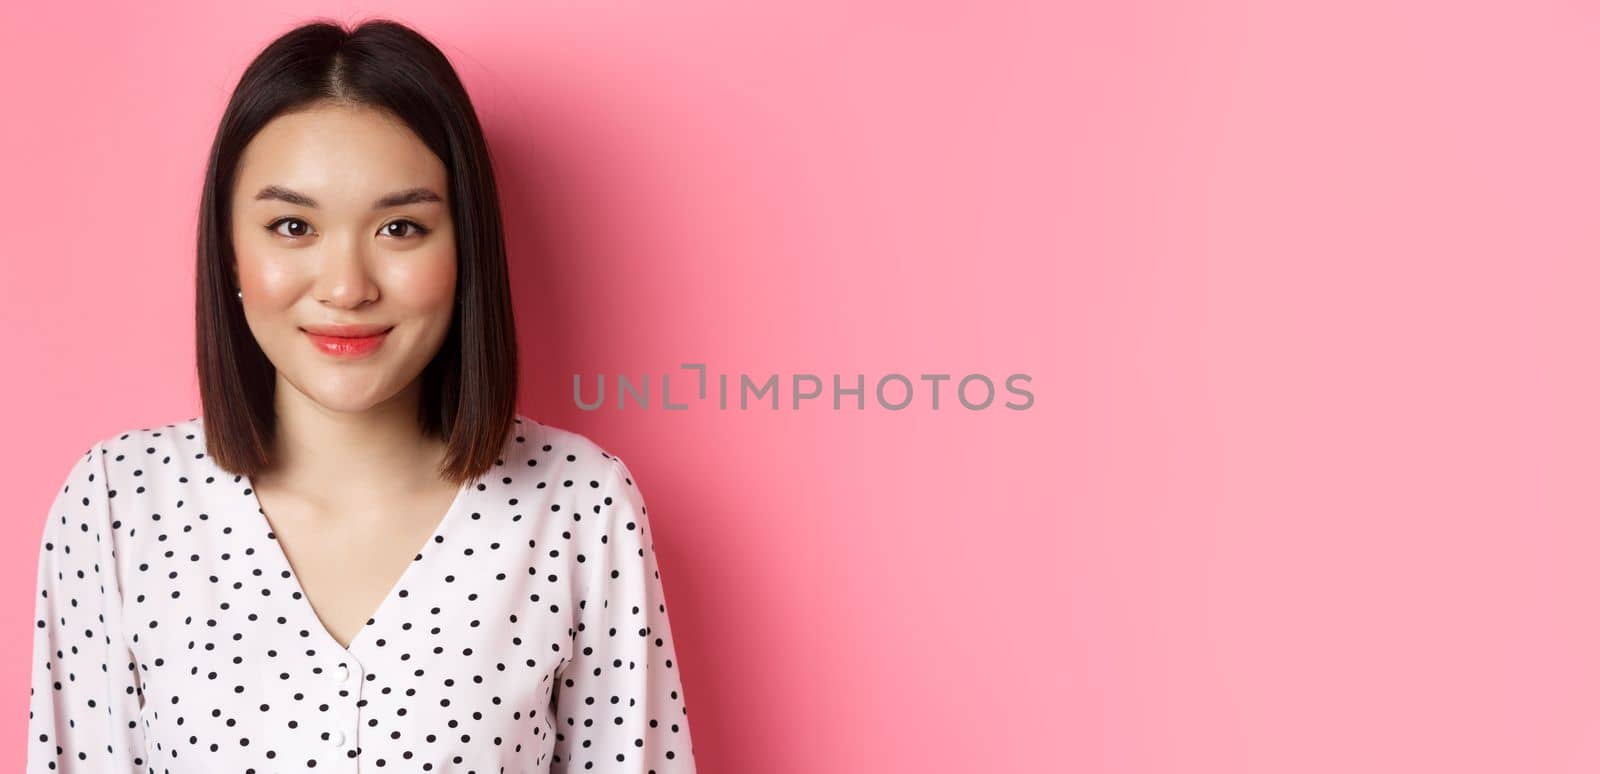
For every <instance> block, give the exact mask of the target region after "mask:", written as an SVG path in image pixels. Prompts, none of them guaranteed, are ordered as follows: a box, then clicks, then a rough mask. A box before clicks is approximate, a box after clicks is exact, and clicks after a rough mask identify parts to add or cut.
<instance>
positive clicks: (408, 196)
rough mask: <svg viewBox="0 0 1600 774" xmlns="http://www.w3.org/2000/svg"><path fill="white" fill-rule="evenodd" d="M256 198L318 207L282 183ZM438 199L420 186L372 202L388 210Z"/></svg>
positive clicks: (305, 196) (262, 192)
mask: <svg viewBox="0 0 1600 774" xmlns="http://www.w3.org/2000/svg"><path fill="white" fill-rule="evenodd" d="M255 198H256V200H257V201H266V200H270V199H276V200H278V201H281V202H288V203H290V204H297V205H300V206H301V207H310V208H312V209H316V207H317V200H316V199H313V198H311V197H309V196H307V195H305V194H303V193H300V192H299V191H296V190H293V189H290V188H285V187H283V186H281V185H269V186H267V187H266V188H263V189H261V190H260V191H258V192H257V193H256V196H255ZM438 201H443V199H441V198H439V195H438V194H436V193H434V192H433V190H432V189H430V188H423V187H420V186H419V187H417V188H407V189H406V190H404V191H395V192H394V193H392V194H388V195H385V196H383V197H382V198H380V199H378V200H377V201H375V202H373V203H372V209H374V210H386V209H388V208H390V207H400V206H403V205H407V204H418V203H421V202H438Z"/></svg>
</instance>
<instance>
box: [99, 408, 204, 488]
mask: <svg viewBox="0 0 1600 774" xmlns="http://www.w3.org/2000/svg"><path fill="white" fill-rule="evenodd" d="M201 421H202V420H201V418H200V417H198V416H191V417H174V418H171V419H168V420H166V421H163V422H156V423H151V424H145V425H134V426H127V427H124V428H123V429H121V430H119V431H117V432H114V433H110V434H108V435H104V436H101V438H100V439H99V441H97V442H96V443H95V448H96V449H98V450H99V453H100V455H101V456H102V457H103V460H104V464H105V471H106V478H107V480H108V483H109V485H110V486H111V487H112V488H113V489H115V488H117V486H118V485H119V484H120V485H125V486H126V487H127V488H130V489H132V490H135V491H140V492H142V491H144V487H142V486H139V485H140V484H142V483H144V480H143V479H145V477H146V476H149V475H151V474H152V473H153V472H154V470H155V469H156V467H157V466H173V467H176V468H185V467H187V463H188V461H189V460H190V459H192V458H194V457H196V456H197V455H203V454H204V451H205V436H204V432H203V431H202V429H201Z"/></svg>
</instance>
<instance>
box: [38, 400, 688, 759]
mask: <svg viewBox="0 0 1600 774" xmlns="http://www.w3.org/2000/svg"><path fill="white" fill-rule="evenodd" d="M203 421H204V420H203V418H201V417H194V418H190V419H187V420H183V421H179V422H173V423H170V424H166V425H162V426H159V427H152V428H141V429H137V430H131V431H129V432H126V433H122V434H119V435H116V436H113V437H109V438H105V439H103V440H101V441H99V442H98V443H96V444H95V445H94V446H93V447H92V448H91V449H89V450H88V451H86V452H85V453H84V455H83V456H82V457H81V458H79V459H78V461H77V462H76V464H74V465H73V467H72V469H71V471H70V472H69V473H68V475H67V477H66V480H65V482H64V484H63V486H62V487H61V490H60V492H59V493H58V494H57V496H56V498H55V501H54V503H52V505H51V506H50V511H49V514H48V516H47V519H46V522H45V527H44V536H43V538H42V540H41V544H40V548H39V569H38V592H37V597H36V602H35V616H34V621H35V625H34V630H33V637H34V639H33V659H34V660H33V666H32V692H31V697H30V708H29V709H30V712H29V716H28V717H29V720H28V749H27V771H28V772H29V774H39V773H41V772H148V773H149V774H157V773H160V774H214V773H218V772H230V773H233V772H243V773H244V774H275V773H282V772H301V771H308V770H309V771H316V772H330V771H331V772H340V773H341V774H358V772H359V773H363V774H364V773H366V772H452V773H456V774H513V773H520V774H535V773H536V772H554V773H557V774H560V773H563V772H569V771H570V772H619V773H622V774H692V773H693V772H694V770H695V764H694V754H693V747H692V744H691V741H690V735H689V724H688V707H687V704H686V703H685V700H684V695H683V685H682V681H681V680H680V676H681V675H680V671H679V667H678V660H677V655H676V653H675V650H674V647H673V640H672V632H671V628H670V624H669V622H668V619H667V608H666V599H665V596H664V595H663V593H662V584H661V575H660V572H659V571H658V569H657V565H656V558H655V552H654V547H653V545H652V539H651V538H652V535H653V533H651V532H650V525H649V522H648V520H647V514H646V510H645V504H644V498H643V495H642V494H641V492H640V489H639V486H638V484H637V482H635V481H634V479H633V475H632V473H631V472H630V471H629V469H628V466H627V465H626V464H625V463H624V462H623V461H622V459H621V458H619V457H617V456H615V455H612V454H608V453H607V452H606V451H605V450H604V449H602V448H600V447H599V446H598V445H596V444H595V443H594V442H593V441H591V440H589V439H588V438H587V437H585V436H583V435H581V434H579V433H576V432H572V431H567V430H562V429H560V428H556V427H553V426H551V425H546V424H542V423H539V422H537V421H534V420H533V419H531V418H528V417H526V416H523V415H521V414H518V415H517V416H516V424H515V425H513V429H512V432H511V434H510V435H509V436H508V437H507V438H506V441H505V444H504V446H503V449H502V454H501V455H500V457H499V459H498V460H497V461H496V464H495V466H494V468H493V469H492V470H491V471H490V472H489V473H488V474H486V475H485V476H483V477H482V478H480V479H479V480H477V481H474V482H472V483H470V484H468V485H467V486H465V487H463V488H462V489H461V490H460V491H459V492H458V493H457V495H456V499H455V501H454V502H453V503H452V504H451V506H450V509H449V511H448V512H447V513H446V514H445V516H444V517H443V519H442V520H441V521H440V523H439V525H438V527H437V528H436V529H435V531H434V533H433V535H431V536H430V538H429V539H428V540H427V541H426V542H425V543H424V544H423V545H422V546H421V547H420V549H419V550H418V553H417V554H416V556H415V558H414V559H413V561H412V562H411V563H410V564H409V565H407V568H406V570H405V571H404V573H403V574H402V575H401V576H400V578H399V580H397V581H396V582H395V585H394V586H393V588H391V589H390V590H389V592H388V595H387V597H385V598H384V600H383V601H382V602H381V603H380V604H379V605H378V607H377V609H376V610H375V611H374V612H373V614H372V616H371V617H370V618H368V619H367V621H366V624H365V626H364V627H363V628H361V629H360V631H359V632H358V633H357V634H356V635H355V637H354V638H353V639H352V640H351V641H350V643H349V646H348V647H344V646H341V645H340V644H339V642H338V641H337V640H335V639H334V637H333V635H332V634H330V633H329V632H328V631H327V629H326V628H324V627H323V625H322V623H321V620H320V619H319V618H317V615H316V612H315V610H314V608H312V606H311V604H310V602H309V601H308V600H307V599H306V597H305V594H304V593H303V591H302V589H301V588H300V584H299V581H298V580H297V579H296V577H295V575H294V572H293V570H292V568H291V567H290V564H289V562H288V560H287V558H286V556H285V553H284V552H283V551H282V549H281V548H280V546H279V545H278V543H277V539H276V537H275V536H274V535H273V534H272V530H271V527H270V524H269V522H268V521H267V519H266V516H265V514H264V513H262V511H261V505H260V501H259V500H257V499H256V497H255V494H254V491H253V490H252V489H251V486H250V479H249V478H248V477H245V476H235V475H233V474H231V473H228V472H227V471H224V470H223V469H221V468H220V467H218V466H217V465H216V464H215V463H214V462H213V461H212V458H211V457H210V456H209V455H208V454H207V453H206V447H205V433H204V430H203Z"/></svg>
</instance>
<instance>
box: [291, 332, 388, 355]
mask: <svg viewBox="0 0 1600 774" xmlns="http://www.w3.org/2000/svg"><path fill="white" fill-rule="evenodd" d="M392 330H394V329H393V328H389V329H387V330H384V331H381V332H379V333H374V334H370V335H366V336H333V335H329V334H325V333H313V332H311V331H304V333H305V334H306V337H307V338H308V339H310V341H311V344H312V346H314V347H316V348H317V350H318V351H320V352H322V353H324V354H327V355H332V356H334V357H341V358H354V357H362V356H364V355H368V354H371V353H373V352H375V351H377V350H378V348H379V347H381V346H382V345H383V340H384V339H385V338H387V337H388V335H389V331H392Z"/></svg>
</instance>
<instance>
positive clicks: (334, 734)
mask: <svg viewBox="0 0 1600 774" xmlns="http://www.w3.org/2000/svg"><path fill="white" fill-rule="evenodd" d="M328 743H329V744H332V745H333V746H334V747H338V746H339V745H341V744H344V732H343V731H329V732H328Z"/></svg>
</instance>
